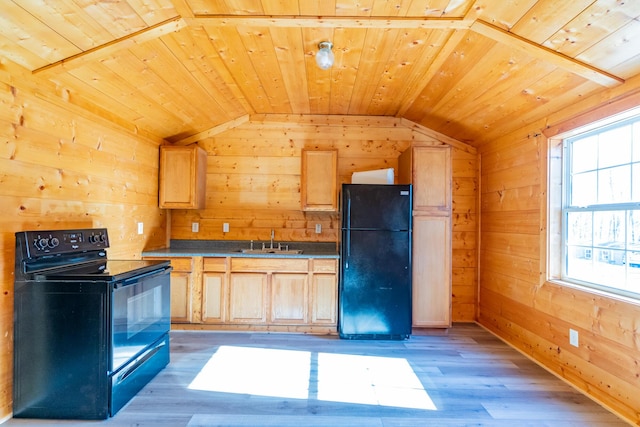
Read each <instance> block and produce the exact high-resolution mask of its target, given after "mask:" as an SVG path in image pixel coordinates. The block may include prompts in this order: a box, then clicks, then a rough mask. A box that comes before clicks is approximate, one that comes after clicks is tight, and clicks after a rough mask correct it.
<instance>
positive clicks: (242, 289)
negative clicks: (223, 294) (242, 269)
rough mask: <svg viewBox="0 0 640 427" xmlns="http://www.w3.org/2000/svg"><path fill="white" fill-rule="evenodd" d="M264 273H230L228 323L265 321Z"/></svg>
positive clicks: (265, 286)
mask: <svg viewBox="0 0 640 427" xmlns="http://www.w3.org/2000/svg"><path fill="white" fill-rule="evenodd" d="M267 279H268V276H267V274H265V273H232V274H231V276H230V277H229V319H228V323H258V324H259V323H266V321H267V310H266V305H267V301H266V299H267V283H268V282H267Z"/></svg>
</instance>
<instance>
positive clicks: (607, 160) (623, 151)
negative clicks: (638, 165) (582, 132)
mask: <svg viewBox="0 0 640 427" xmlns="http://www.w3.org/2000/svg"><path fill="white" fill-rule="evenodd" d="M630 161H631V125H626V126H621V127H617V128H614V129H611V130H609V131H606V132H603V133H601V134H600V135H599V141H598V167H599V168H606V167H609V166H617V165H623V164H625V163H629V162H630Z"/></svg>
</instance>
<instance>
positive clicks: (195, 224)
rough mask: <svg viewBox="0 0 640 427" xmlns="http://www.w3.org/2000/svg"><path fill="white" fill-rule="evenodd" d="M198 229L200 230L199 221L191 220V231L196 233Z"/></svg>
mask: <svg viewBox="0 0 640 427" xmlns="http://www.w3.org/2000/svg"><path fill="white" fill-rule="evenodd" d="M198 231H200V223H199V222H192V223H191V232H192V233H197V232H198Z"/></svg>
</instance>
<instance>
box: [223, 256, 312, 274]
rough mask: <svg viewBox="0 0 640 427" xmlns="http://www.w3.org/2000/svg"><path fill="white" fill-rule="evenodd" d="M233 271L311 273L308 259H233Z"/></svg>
mask: <svg viewBox="0 0 640 427" xmlns="http://www.w3.org/2000/svg"><path fill="white" fill-rule="evenodd" d="M231 271H261V272H267V273H268V272H272V271H278V272H280V271H288V272H304V273H306V272H307V271H309V260H308V259H306V258H305V259H291V258H231Z"/></svg>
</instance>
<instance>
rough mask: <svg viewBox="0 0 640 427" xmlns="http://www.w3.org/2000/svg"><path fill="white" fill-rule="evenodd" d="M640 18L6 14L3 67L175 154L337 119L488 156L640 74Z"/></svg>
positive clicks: (493, 11) (590, 7) (168, 8)
mask: <svg viewBox="0 0 640 427" xmlns="http://www.w3.org/2000/svg"><path fill="white" fill-rule="evenodd" d="M639 18H640V1H635V0H634V1H628V0H627V1H622V0H619V1H615V0H571V1H565V0H563V1H558V0H538V1H536V0H430V1H429V0H424V1H420V0H318V1H315V0H314V1H311V0H38V1H30V0H3V1H2V4H1V5H0V67H1V63H2V62H5V61H6V60H7V59H8V60H10V61H11V62H14V63H17V64H19V65H20V66H22V67H25V68H26V69H27V70H29V71H30V72H32V73H33V75H34V77H35V78H36V79H47V80H49V81H51V82H53V83H54V84H55V85H56V87H57V88H58V90H59V92H60V93H63V94H64V96H65V99H67V100H68V102H76V103H78V104H83V105H86V101H87V100H90V101H91V103H95V104H96V105H97V106H98V107H99V108H100V109H102V111H105V112H109V114H110V115H112V116H113V117H116V118H117V119H118V120H121V121H123V122H126V123H131V124H132V125H135V126H136V127H138V128H140V129H144V130H146V131H148V132H150V133H152V134H154V135H157V136H160V137H162V138H165V139H167V140H169V141H179V140H185V139H190V138H191V139H193V138H196V137H197V135H201V134H206V132H208V131H211V130H212V129H219V128H222V127H224V126H230V125H233V124H234V123H239V122H242V121H244V120H247V118H248V117H255V116H260V115H263V114H279V115H290V114H295V115H299V114H305V115H315V114H323V115H324V114H332V115H334V114H335V115H373V116H395V117H402V118H406V119H408V120H411V121H414V122H416V123H419V124H421V125H423V126H425V127H428V128H431V129H433V130H435V131H437V132H440V133H443V134H445V135H447V136H450V137H452V138H455V139H457V140H460V141H463V142H467V143H469V144H471V145H477V144H480V143H481V142H482V141H486V140H490V139H493V138H497V137H500V136H501V135H505V134H507V133H509V132H512V131H513V130H515V129H518V128H520V127H521V126H522V125H523V124H525V123H530V122H532V121H534V120H537V119H540V118H542V117H545V115H548V114H549V113H550V112H554V111H557V110H559V109H561V108H564V107H566V106H570V105H572V104H573V103H575V102H576V101H577V100H579V99H581V98H583V97H585V96H588V95H592V94H595V93H597V92H598V91H602V90H605V89H607V88H609V87H615V86H617V85H621V84H623V83H624V82H625V80H627V79H629V78H631V77H633V76H635V75H637V74H640V19H639ZM325 40H328V41H331V42H332V43H333V45H334V53H335V64H334V65H333V67H332V68H330V69H328V70H321V69H319V68H318V67H317V66H316V64H315V60H314V56H315V54H316V52H317V50H318V48H317V46H318V43H319V42H321V41H325ZM3 58H4V59H3Z"/></svg>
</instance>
